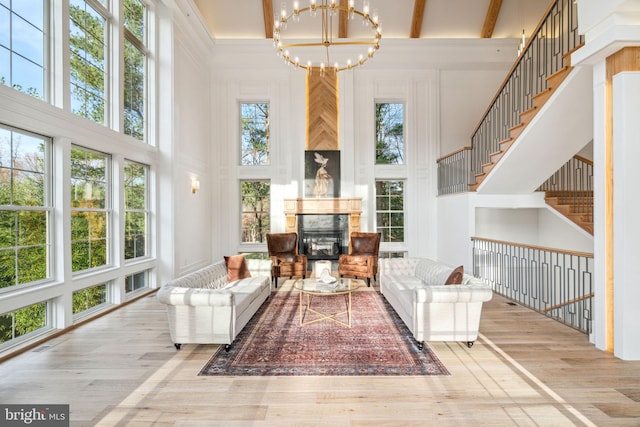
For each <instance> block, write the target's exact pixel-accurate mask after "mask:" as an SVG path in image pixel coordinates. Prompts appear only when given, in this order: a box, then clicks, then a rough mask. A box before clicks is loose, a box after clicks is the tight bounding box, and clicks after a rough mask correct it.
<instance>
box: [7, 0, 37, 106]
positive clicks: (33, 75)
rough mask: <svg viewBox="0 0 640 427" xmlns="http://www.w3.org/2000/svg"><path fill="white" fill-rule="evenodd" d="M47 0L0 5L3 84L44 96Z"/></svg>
mask: <svg viewBox="0 0 640 427" xmlns="http://www.w3.org/2000/svg"><path fill="white" fill-rule="evenodd" d="M44 22H45V21H44V2H43V0H20V1H13V2H9V1H5V2H3V3H2V6H0V84H4V85H8V86H11V87H13V88H14V89H17V90H19V91H21V92H24V93H26V94H29V95H31V96H34V97H36V98H40V99H44V95H45V93H44V69H45V66H44V58H45V26H44Z"/></svg>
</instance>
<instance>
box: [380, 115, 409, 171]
mask: <svg viewBox="0 0 640 427" xmlns="http://www.w3.org/2000/svg"><path fill="white" fill-rule="evenodd" d="M375 114H376V117H375V120H376V123H375V125H376V164H387V165H400V164H404V105H403V104H392V103H377V104H376V111H375Z"/></svg>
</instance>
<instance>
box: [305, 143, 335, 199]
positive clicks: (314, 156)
mask: <svg viewBox="0 0 640 427" xmlns="http://www.w3.org/2000/svg"><path fill="white" fill-rule="evenodd" d="M304 196H305V197H313V198H324V197H340V151H339V150H309V151H305V157H304Z"/></svg>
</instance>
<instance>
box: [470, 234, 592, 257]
mask: <svg viewBox="0 0 640 427" xmlns="http://www.w3.org/2000/svg"><path fill="white" fill-rule="evenodd" d="M474 240H481V241H483V242H491V243H500V244H506V245H511V246H517V247H520V248H525V249H536V250H542V251H547V252H557V253H560V254H565V255H575V256H580V257H585V258H593V253H589V252H579V251H570V250H566V249H558V248H549V247H545V246H536V245H525V244H523V243H515V242H507V241H505V240H494V239H485V238H484V237H471V241H474Z"/></svg>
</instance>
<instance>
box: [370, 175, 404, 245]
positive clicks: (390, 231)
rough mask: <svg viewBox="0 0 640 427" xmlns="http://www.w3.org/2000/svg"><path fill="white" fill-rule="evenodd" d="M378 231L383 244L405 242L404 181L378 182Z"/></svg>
mask: <svg viewBox="0 0 640 427" xmlns="http://www.w3.org/2000/svg"><path fill="white" fill-rule="evenodd" d="M376 229H377V231H379V232H381V233H382V239H381V240H382V241H383V242H404V181H400V180H393V181H391V180H390V181H382V180H379V181H376Z"/></svg>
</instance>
